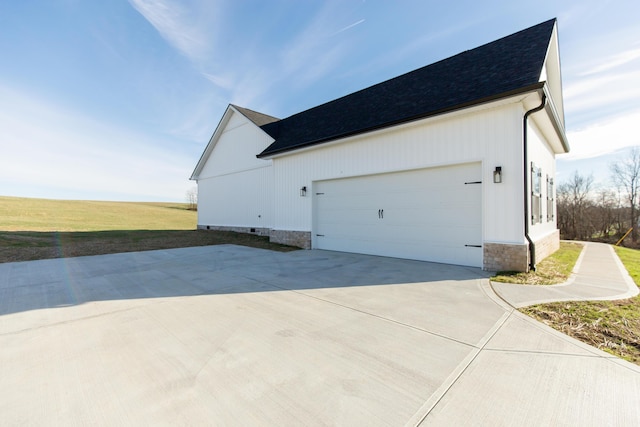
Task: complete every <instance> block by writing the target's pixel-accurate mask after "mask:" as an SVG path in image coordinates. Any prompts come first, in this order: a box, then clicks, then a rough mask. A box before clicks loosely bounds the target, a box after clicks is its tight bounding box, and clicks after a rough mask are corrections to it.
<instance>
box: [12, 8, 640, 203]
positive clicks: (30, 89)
mask: <svg viewBox="0 0 640 427" xmlns="http://www.w3.org/2000/svg"><path fill="white" fill-rule="evenodd" d="M638 16H640V2H638V1H636V0H624V1H603V0H599V1H593V0H583V1H557V0H552V1H547V0H538V1H536V2H514V1H484V2H478V1H452V2H433V1H427V0H422V1H418V0H416V1H401V0H398V1H382V0H378V1H375V0H367V1H363V0H353V1H351V0H338V1H322V2H320V1H303V0H283V1H277V0H274V1H264V0H262V1H241V0H229V1H228V0H219V1H214V0H129V1H127V0H110V1H83V0H46V1H45V0H42V1H37V0H24V1H6V2H2V3H0V52H2V55H1V57H0V149H1V151H0V195H10V196H22V197H44V198H59V199H94V200H139V201H184V200H185V193H186V191H187V190H188V189H190V188H192V187H193V186H194V185H195V183H193V182H190V181H188V177H189V176H190V175H191V172H192V170H193V168H194V167H195V164H196V163H197V161H198V159H199V157H200V154H201V153H202V151H203V149H204V147H205V145H206V143H207V142H208V140H209V137H210V136H211V134H212V133H213V131H214V129H215V127H216V125H217V123H218V121H219V119H220V117H221V116H222V113H223V112H224V110H225V108H226V106H227V105H228V104H229V103H235V104H238V105H241V106H243V107H247V108H251V109H253V110H257V111H260V112H263V113H266V114H270V115H273V116H277V117H286V116H288V115H291V114H293V113H296V112H299V111H302V110H304V109H307V108H310V107H313V106H315V105H318V104H321V103H323V102H326V101H329V100H331V99H335V98H337V97H339V96H342V95H346V94H348V93H351V92H353V91H356V90H359V89H362V88H365V87H367V86H370V85H372V84H375V83H378V82H381V81H384V80H386V79H389V78H392V77H395V76H397V75H399V74H402V73H405V72H408V71H411V70H413V69H416V68H419V67H421V66H424V65H427V64H430V63H432V62H435V61H438V60H440V59H444V58H446V57H449V56H451V55H455V54H457V53H459V52H461V51H463V50H466V49H471V48H474V47H477V46H479V45H481V44H484V43H487V42H490V41H492V40H495V39H497V38H500V37H503V36H506V35H508V34H511V33H513V32H516V31H519V30H521V29H524V28H526V27H529V26H531V25H535V24H537V23H539V22H542V21H545V20H547V19H550V18H553V17H557V18H558V25H559V36H560V54H561V62H562V73H563V87H564V97H565V116H566V123H567V134H568V137H569V141H570V144H571V147H572V152H571V153H570V154H568V155H565V156H562V157H561V158H560V159H559V161H558V181H560V182H561V181H562V180H563V179H564V178H566V177H567V176H568V175H569V174H570V173H572V172H573V170H575V169H578V170H580V172H581V173H590V172H592V173H594V175H595V177H596V181H606V179H607V177H608V175H609V173H608V168H607V166H608V162H610V161H611V158H612V154H611V153H618V152H620V153H622V151H619V150H623V149H624V148H625V147H629V146H634V145H639V144H640V138H639V137H638V136H637V135H638V131H637V125H638V123H640V25H638Z"/></svg>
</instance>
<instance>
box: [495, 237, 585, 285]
mask: <svg viewBox="0 0 640 427" xmlns="http://www.w3.org/2000/svg"><path fill="white" fill-rule="evenodd" d="M582 248H583V246H582V245H581V244H579V243H572V242H560V249H558V250H557V251H556V252H554V253H553V254H551V255H549V256H548V257H547V258H545V259H543V260H542V262H540V263H538V265H537V266H536V271H530V272H528V273H519V272H515V271H499V272H498V273H497V274H496V275H495V276H494V277H492V278H491V280H492V281H494V282H503V283H519V284H526V285H555V284H558V283H562V282H565V281H566V280H567V279H568V278H569V276H570V275H571V272H572V271H573V267H574V266H575V264H576V261H577V260H578V257H579V256H580V253H581V252H582Z"/></svg>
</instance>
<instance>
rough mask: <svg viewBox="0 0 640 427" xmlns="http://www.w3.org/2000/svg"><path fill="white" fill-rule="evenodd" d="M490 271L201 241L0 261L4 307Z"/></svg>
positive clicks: (448, 277) (461, 276)
mask: <svg viewBox="0 0 640 427" xmlns="http://www.w3.org/2000/svg"><path fill="white" fill-rule="evenodd" d="M485 277H489V275H488V274H487V273H486V272H484V271H482V270H480V269H478V268H472V267H461V266H454V265H447V264H437V263H429V262H422V261H412V260H405V259H395V258H385V257H376V256H369V255H359V254H351V253H341V252H330V251H319V250H312V251H295V252H288V253H282V252H274V251H269V250H264V249H256V248H249V247H243V246H236V245H218V246H202V247H192V248H182V249H170V250H158V251H146V252H130V253H120V254H111V255H98V256H90V257H78V258H60V259H48V260H40V261H28V262H19V263H7V264H0V315H6V314H11V313H18V312H23V311H29V310H37V309H46V308H56V307H68V306H74V305H79V304H84V303H88V302H94V301H113V300H131V299H149V298H166V297H177V296H197V295H214V294H234V293H249V292H273V291H281V290H312V289H326V288H343V287H361V286H376V285H390V284H402V283H418V282H419V283H424V282H440V281H449V282H451V281H453V282H455V281H464V280H469V279H478V278H485Z"/></svg>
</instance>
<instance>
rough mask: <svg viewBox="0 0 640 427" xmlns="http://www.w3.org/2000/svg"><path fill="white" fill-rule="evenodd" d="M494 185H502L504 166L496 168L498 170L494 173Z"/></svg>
mask: <svg viewBox="0 0 640 427" xmlns="http://www.w3.org/2000/svg"><path fill="white" fill-rule="evenodd" d="M493 182H494V184H500V183H501V182H502V166H496V170H494V171H493Z"/></svg>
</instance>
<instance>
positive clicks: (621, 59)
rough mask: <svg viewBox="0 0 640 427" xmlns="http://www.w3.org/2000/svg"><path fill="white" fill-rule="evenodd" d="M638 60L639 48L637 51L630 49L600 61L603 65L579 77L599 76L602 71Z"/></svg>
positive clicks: (639, 55)
mask: <svg viewBox="0 0 640 427" xmlns="http://www.w3.org/2000/svg"><path fill="white" fill-rule="evenodd" d="M638 58H640V48H637V49H630V50H627V51H624V52H620V53H618V54H615V55H613V56H611V57H609V58H607V59H605V60H604V61H602V62H603V63H602V64H601V65H598V66H596V67H594V68H592V69H590V70H588V71H586V72H584V73H582V74H580V75H581V76H590V75H593V74H599V73H602V72H604V71H609V70H612V69H614V68H618V67H620V66H622V65H626V64H628V63H630V62H633V61H635V60H636V59H638Z"/></svg>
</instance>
